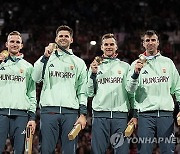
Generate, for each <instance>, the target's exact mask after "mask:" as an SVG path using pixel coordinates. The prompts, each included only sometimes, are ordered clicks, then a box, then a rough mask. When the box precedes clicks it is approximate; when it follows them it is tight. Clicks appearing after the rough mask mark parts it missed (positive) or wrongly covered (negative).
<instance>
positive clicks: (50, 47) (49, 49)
mask: <svg viewBox="0 0 180 154" xmlns="http://www.w3.org/2000/svg"><path fill="white" fill-rule="evenodd" d="M55 48H56V44H55V43H49V45H48V46H47V47H45V52H44V55H45V56H46V57H50V56H51V54H52V52H53V50H54V49H55Z"/></svg>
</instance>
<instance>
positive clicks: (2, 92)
mask: <svg viewBox="0 0 180 154" xmlns="http://www.w3.org/2000/svg"><path fill="white" fill-rule="evenodd" d="M32 71H33V66H32V65H31V64H30V63H29V62H27V61H26V60H24V59H23V55H22V54H21V55H20V56H15V57H12V56H9V57H7V58H6V59H5V61H3V62H2V63H1V64H0V98H1V99H0V114H3V115H22V116H25V115H29V116H30V119H33V120H34V119H35V111H36V104H37V102H36V87H35V82H34V81H33V80H32V77H31V74H32Z"/></svg>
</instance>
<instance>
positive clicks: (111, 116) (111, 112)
mask: <svg viewBox="0 0 180 154" xmlns="http://www.w3.org/2000/svg"><path fill="white" fill-rule="evenodd" d="M112 117H113V115H112V110H111V118H112Z"/></svg>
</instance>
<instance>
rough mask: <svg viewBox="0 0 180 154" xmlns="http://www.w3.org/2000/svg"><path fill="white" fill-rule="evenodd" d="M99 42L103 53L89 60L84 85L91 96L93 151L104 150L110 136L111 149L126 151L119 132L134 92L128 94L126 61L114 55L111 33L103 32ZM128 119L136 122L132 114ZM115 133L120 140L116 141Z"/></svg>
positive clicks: (117, 151)
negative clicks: (87, 73) (126, 87)
mask: <svg viewBox="0 0 180 154" xmlns="http://www.w3.org/2000/svg"><path fill="white" fill-rule="evenodd" d="M101 42H102V44H101V50H102V51H103V52H104V54H103V56H102V57H101V59H102V60H101V59H99V60H98V59H97V58H95V60H94V61H93V62H92V63H91V65H90V71H89V78H88V88H87V92H88V95H89V97H94V98H93V101H92V108H93V122H92V153H93V154H105V153H106V150H107V148H108V145H109V143H110V139H111V144H112V146H113V148H114V153H118V154H119V153H122V154H125V153H128V150H129V147H128V143H127V140H124V141H123V140H122V138H121V135H122V137H123V136H124V135H123V133H124V130H125V129H126V127H127V123H128V111H129V109H130V108H131V107H133V101H134V96H133V95H129V94H128V93H127V91H126V89H125V85H126V76H127V73H128V70H129V64H127V63H126V62H123V61H120V60H119V59H118V58H116V56H117V53H116V50H117V49H118V47H117V42H116V39H115V37H114V35H113V34H105V35H104V36H103V37H102V40H101ZM98 62H99V64H98ZM130 102H131V103H132V104H130ZM131 122H134V124H136V123H137V122H136V118H132V120H131ZM118 134H119V135H120V136H119V142H117V141H116V140H117V137H118ZM121 142H124V143H123V144H122V143H121Z"/></svg>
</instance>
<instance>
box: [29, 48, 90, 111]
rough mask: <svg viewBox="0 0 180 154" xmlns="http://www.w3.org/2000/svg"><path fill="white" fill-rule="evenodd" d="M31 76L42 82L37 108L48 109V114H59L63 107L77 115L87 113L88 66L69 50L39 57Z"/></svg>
mask: <svg viewBox="0 0 180 154" xmlns="http://www.w3.org/2000/svg"><path fill="white" fill-rule="evenodd" d="M32 76H33V79H34V81H36V82H41V81H43V87H42V91H41V96H40V107H47V108H48V107H49V109H47V110H48V111H50V110H51V112H58V113H61V111H62V109H63V110H64V108H67V109H76V110H79V109H80V114H81V113H82V114H86V112H87V111H86V106H87V96H86V92H85V90H86V84H87V67H86V65H85V63H84V61H83V60H82V59H80V58H79V57H77V56H75V55H74V54H73V53H72V50H71V49H70V50H69V51H68V52H64V51H57V50H56V51H53V53H52V54H51V56H50V57H45V56H42V57H40V58H39V59H38V60H37V61H36V62H35V64H34V71H33V75H32ZM53 107H54V108H53ZM57 109H58V111H57ZM52 110H54V111H52ZM55 110H56V111H55Z"/></svg>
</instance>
